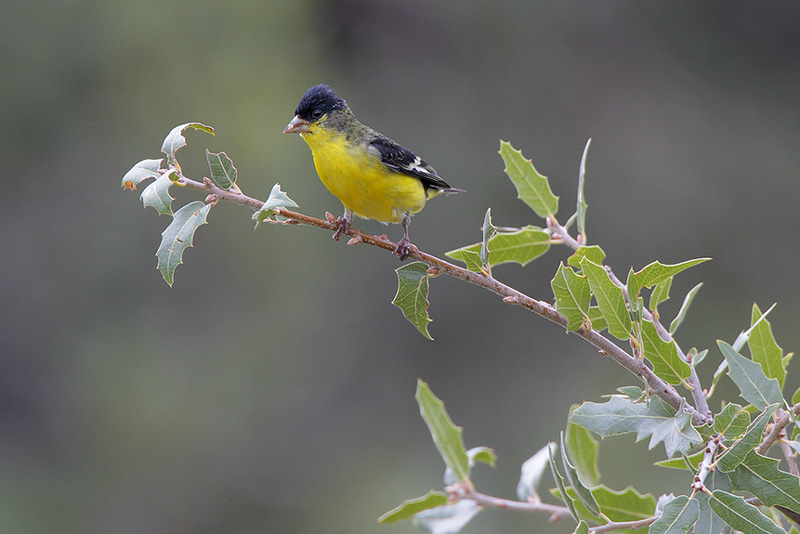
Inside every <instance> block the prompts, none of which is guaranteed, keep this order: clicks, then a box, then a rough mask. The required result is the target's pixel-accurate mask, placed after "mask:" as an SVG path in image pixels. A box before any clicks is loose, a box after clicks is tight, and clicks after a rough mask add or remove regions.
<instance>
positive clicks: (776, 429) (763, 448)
mask: <svg viewBox="0 0 800 534" xmlns="http://www.w3.org/2000/svg"><path fill="white" fill-rule="evenodd" d="M798 415H800V402H799V403H797V404H795V405H794V406H792V409H791V410H789V411H787V412H785V413H784V414H783V417H781V418H780V419H778V421H777V422H776V423H775V424H774V425H773V426H772V430H770V431H769V433H768V434H767V437H766V438H764V441H762V442H761V445H759V447H758V449H756V452H758V454H761V455H762V456H763V455H764V454H767V451H768V450H769V448H770V447H772V445H773V444H774V443H775V442H776V441H778V438H780V437H781V433H783V430H784V429H785V428H786V427H787V426H789V425H790V424H791V423H792V421H794V420H795V419H796V418H797V416H798Z"/></svg>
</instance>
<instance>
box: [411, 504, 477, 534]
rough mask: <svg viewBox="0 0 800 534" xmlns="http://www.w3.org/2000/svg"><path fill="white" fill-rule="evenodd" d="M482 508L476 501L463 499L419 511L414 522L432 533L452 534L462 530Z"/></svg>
mask: <svg viewBox="0 0 800 534" xmlns="http://www.w3.org/2000/svg"><path fill="white" fill-rule="evenodd" d="M481 510H483V507H482V506H481V505H480V504H478V503H476V502H475V501H468V500H461V501H458V502H456V503H454V504H448V505H445V506H437V507H436V508H430V509H428V510H423V511H421V512H419V513H418V514H416V515H415V516H414V524H415V525H417V526H419V527H422V528H424V529H425V530H427V531H428V532H430V533H431V534H452V533H455V532H459V531H461V529H462V528H464V527H465V526H467V523H469V522H470V521H472V518H473V517H475V516H476V515H477V513H478V512H480V511H481Z"/></svg>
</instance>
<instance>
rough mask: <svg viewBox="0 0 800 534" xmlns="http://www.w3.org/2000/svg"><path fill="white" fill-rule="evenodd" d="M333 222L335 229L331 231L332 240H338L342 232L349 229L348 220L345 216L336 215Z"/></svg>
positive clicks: (344, 232)
mask: <svg viewBox="0 0 800 534" xmlns="http://www.w3.org/2000/svg"><path fill="white" fill-rule="evenodd" d="M331 222H333V224H334V225H336V231H335V232H333V240H334V241H339V238H341V237H342V235H343V234H346V233H347V232H349V231H350V220H349V219H348V218H347V217H337V218H336V219H335V220H334V221H331Z"/></svg>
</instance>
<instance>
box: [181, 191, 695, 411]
mask: <svg viewBox="0 0 800 534" xmlns="http://www.w3.org/2000/svg"><path fill="white" fill-rule="evenodd" d="M177 184H178V185H180V186H183V187H187V188H189V189H195V190H197V191H202V192H205V193H207V194H208V195H209V198H207V199H206V200H207V201H209V202H214V201H217V200H227V201H230V202H233V203H235V204H240V205H242V206H248V207H250V208H253V209H254V210H258V209H260V208H261V206H263V205H264V203H263V202H262V201H260V200H257V199H254V198H251V197H248V196H246V195H244V194H242V193H241V192H238V191H226V190H224V189H221V188H219V187H217V186H216V185H214V183H213V182H212V181H211V180H209V179H207V178H206V179H205V180H204V181H203V183H201V182H197V181H195V180H191V179H189V178H186V177H184V176H181V178H180V179H179V180H178V181H177ZM275 212H276V213H277V214H278V215H280V216H281V217H284V218H285V219H287V221H285V222H282V223H279V224H305V225H308V226H316V227H318V228H324V229H326V230H331V231H335V230H336V229H338V226H337V225H335V224H334V223H333V222H332V221H324V220H322V219H317V218H314V217H309V216H308V215H303V214H302V213H297V212H294V211H291V210H288V209H286V208H276V209H275ZM555 224H558V223H555ZM346 233H347V235H349V236H351V237H352V238H353V239H351V240H350V241H349V243H348V244H357V243H366V244H368V245H372V246H375V247H379V248H382V249H385V250H388V251H392V252H393V251H394V250H395V248H396V246H397V245H396V243H394V242H393V241H391V240H389V239H388V238H386V237H384V236H375V235H371V234H367V233H364V232H361V231H360V230H356V229H354V228H350V229H349V230H348V231H347V232H346ZM562 237H563V236H562ZM570 239H571V241H575V240H574V239H572V238H570ZM575 243H577V241H575ZM408 257H409V258H413V259H415V260H418V261H421V262H423V263H425V264H426V265H428V266H430V267H431V268H432V269H433V271H432V272H431V274H433V275H438V274H446V275H448V276H452V277H453V278H458V279H459V280H464V281H465V282H469V283H471V284H474V285H476V286H479V287H482V288H483V289H486V290H488V291H491V292H492V293H494V294H496V295H498V296H500V297H503V302H506V303H508V304H517V305H519V306H522V307H523V308H525V309H527V310H530V311H532V312H533V313H535V314H537V315H539V316H540V317H543V318H545V319H547V320H548V321H551V322H554V323H556V324H558V325H560V326H562V327H564V328H565V329H566V328H567V325H568V321H567V318H566V317H565V316H563V315H562V314H560V313H559V312H557V311H556V310H555V309H554V308H553V307H552V306H551V305H550V304H548V303H547V302H544V301H540V300H537V299H535V298H533V297H530V296H528V295H526V294H524V293H522V292H521V291H518V290H516V289H514V288H512V287H510V286H507V285H506V284H503V283H502V282H499V281H497V280H495V279H494V278H492V277H490V276H487V275H484V274H483V273H476V272H472V271H470V270H468V269H465V268H463V267H459V266H458V265H454V264H452V263H450V262H448V261H445V260H443V259H441V258H438V257H436V256H433V255H431V254H427V253H425V252H422V251H420V250H418V249H417V248H416V247H412V250H411V253H410V254H409V256H408ZM570 333H572V334H575V335H577V336H579V337H581V338H583V339H585V340H586V341H588V342H589V343H591V344H592V345H594V346H595V347H597V349H598V350H599V352H600V354H602V355H603V356H609V357H611V358H612V359H613V360H615V361H616V362H617V363H619V364H620V365H621V366H623V367H624V368H625V369H627V370H628V371H630V372H631V373H633V374H634V375H636V376H638V377H640V378H641V379H642V380H644V381H645V382H646V383H647V385H648V387H649V388H650V390H651V391H653V393H655V394H656V395H658V396H659V397H661V398H662V399H663V400H664V401H665V402H666V403H667V404H669V405H670V406H672V407H673V408H674V409H675V410H676V411H679V410H681V406H683V409H684V410H686V411H687V412H689V413H690V414H692V423H693V424H695V425H702V424H705V423H706V422H707V421H708V417H707V415H705V414H703V413H700V412H698V411H697V410H696V409H695V408H693V407H692V406H690V405H688V404H686V403H685V402H684V399H683V397H681V396H680V395H679V394H678V392H677V391H676V390H675V388H674V387H673V386H672V385H670V384H668V383H667V382H665V381H663V380H662V379H661V378H659V377H658V376H656V374H655V373H653V371H652V370H651V369H650V368H649V367H647V366H646V365H645V364H644V362H643V361H642V360H639V359H636V358H634V357H633V356H631V355H630V354H628V353H627V352H625V351H624V350H623V349H621V348H620V347H619V346H618V345H616V344H615V343H614V342H612V341H611V340H610V339H608V338H606V337H605V336H603V335H602V334H601V333H599V332H598V331H596V330H593V329H587V328H586V327H585V326H581V327H580V328H579V329H578V330H575V331H573V332H570Z"/></svg>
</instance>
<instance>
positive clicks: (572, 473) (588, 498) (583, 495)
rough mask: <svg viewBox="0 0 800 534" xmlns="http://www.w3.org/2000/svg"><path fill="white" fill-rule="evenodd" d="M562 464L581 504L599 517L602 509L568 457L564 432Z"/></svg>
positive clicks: (562, 436)
mask: <svg viewBox="0 0 800 534" xmlns="http://www.w3.org/2000/svg"><path fill="white" fill-rule="evenodd" d="M561 463H562V465H563V467H564V473H565V476H566V479H567V481H569V485H570V486H572V489H573V491H575V495H576V496H577V497H578V500H579V501H580V503H581V504H582V505H583V506H584V507H585V508H586V509H587V510H589V513H590V514H592V515H593V516H595V517H597V516H599V515H600V507H599V506H598V505H597V501H595V500H594V497H593V496H592V492H591V491H590V490H589V488H587V487H586V486H585V485H584V483H583V481H582V480H581V478H580V476H579V475H578V471H577V470H576V469H575V466H574V465H572V462H571V461H570V459H569V457H568V456H567V446H566V444H565V443H564V433H563V432H562V433H561Z"/></svg>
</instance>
